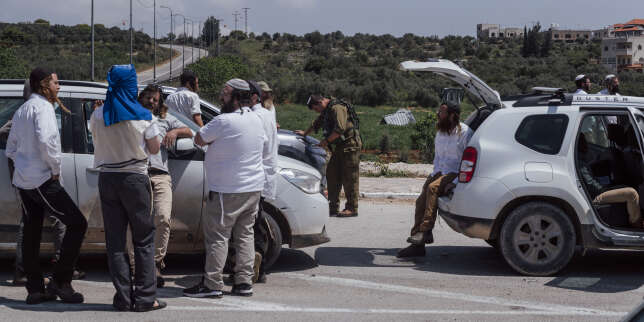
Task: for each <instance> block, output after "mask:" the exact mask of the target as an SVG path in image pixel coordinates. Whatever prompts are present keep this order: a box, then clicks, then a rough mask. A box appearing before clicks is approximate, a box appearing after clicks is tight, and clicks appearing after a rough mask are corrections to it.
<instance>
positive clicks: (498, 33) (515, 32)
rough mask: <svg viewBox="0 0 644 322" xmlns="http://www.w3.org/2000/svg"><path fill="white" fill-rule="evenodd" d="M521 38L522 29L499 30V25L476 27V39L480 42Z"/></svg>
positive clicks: (482, 24) (480, 25)
mask: <svg viewBox="0 0 644 322" xmlns="http://www.w3.org/2000/svg"><path fill="white" fill-rule="evenodd" d="M519 37H523V28H513V27H507V28H501V26H500V25H499V24H485V23H480V24H478V25H476V38H477V39H478V40H481V41H486V40H498V39H507V38H519Z"/></svg>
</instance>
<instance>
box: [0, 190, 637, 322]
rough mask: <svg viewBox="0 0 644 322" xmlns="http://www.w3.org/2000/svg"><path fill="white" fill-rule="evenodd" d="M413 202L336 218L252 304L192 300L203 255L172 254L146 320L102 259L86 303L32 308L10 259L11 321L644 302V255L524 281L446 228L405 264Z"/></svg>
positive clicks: (495, 317) (466, 313)
mask: <svg viewBox="0 0 644 322" xmlns="http://www.w3.org/2000/svg"><path fill="white" fill-rule="evenodd" d="M412 211H413V204H412V202H410V201H403V200H366V199H363V200H361V202H360V217H357V218H331V220H330V223H329V226H328V231H329V233H330V236H331V238H332V242H330V243H328V244H325V245H320V246H318V247H310V248H306V249H302V250H289V249H287V250H285V251H284V253H283V255H282V256H281V257H280V259H279V260H278V262H277V263H276V267H275V270H274V271H273V272H272V273H271V274H270V275H269V276H268V284H259V285H256V286H255V295H254V296H253V297H251V298H240V297H234V296H225V297H224V298H223V299H189V298H184V297H181V290H182V288H183V287H186V286H191V285H192V284H193V283H195V282H196V281H197V280H198V278H199V277H198V275H197V274H198V272H199V271H200V270H201V268H202V264H203V260H202V258H201V256H173V257H171V258H169V261H168V266H169V268H168V275H169V278H168V279H169V282H168V287H166V288H164V289H162V290H161V291H160V296H161V297H162V298H165V299H166V300H167V302H168V303H169V307H168V308H167V309H166V310H163V311H156V312H150V313H145V314H137V313H117V312H114V311H112V308H111V306H110V303H111V298H112V295H113V288H112V285H111V283H110V281H109V275H108V274H107V273H106V271H105V269H106V262H105V260H104V257H103V256H98V257H87V256H86V257H83V258H82V259H81V266H82V267H84V268H86V270H87V271H88V277H87V279H86V280H84V281H78V282H77V283H75V286H76V288H77V289H79V290H80V291H82V292H84V293H85V296H86V303H85V304H83V305H68V304H63V303H52V304H42V305H39V306H27V305H25V304H24V302H23V301H24V297H25V295H26V291H25V290H24V289H23V288H18V287H10V286H8V282H4V281H5V280H8V279H9V278H10V275H11V272H10V268H9V267H10V261H9V260H2V261H0V320H12V321H54V320H55V321H59V320H67V321H98V320H129V321H175V320H182V321H197V320H206V319H207V320H226V321H260V320H261V321H391V320H402V321H407V320H425V321H426V320H432V321H448V320H449V321H454V320H458V321H460V320H469V321H499V320H505V321H580V320H584V321H585V320H589V321H616V320H619V318H620V317H621V316H623V314H625V313H626V312H628V311H630V310H631V308H633V307H635V306H636V305H637V304H638V303H639V302H640V301H641V299H642V296H643V295H644V289H643V288H642V285H643V284H644V274H642V273H644V272H643V269H642V267H644V254H643V253H633V252H602V251H593V252H588V253H587V254H586V255H585V256H584V257H581V256H577V257H576V258H575V259H574V260H573V262H572V264H571V265H570V266H569V267H568V268H567V269H566V271H565V272H563V273H562V274H561V275H559V276H556V277H524V276H519V275H517V274H515V273H514V272H513V271H512V270H511V269H510V268H509V267H508V266H507V265H505V264H504V263H503V261H502V259H501V257H500V256H499V255H498V254H497V252H496V251H495V250H494V249H493V248H491V247H489V246H487V244H485V243H484V242H482V241H480V240H474V239H469V238H466V237H464V236H461V235H458V234H456V233H454V232H453V231H451V230H450V229H449V228H447V226H446V225H445V224H444V223H439V224H438V225H437V228H436V230H435V237H436V240H437V242H436V244H435V245H432V246H431V247H428V248H427V250H428V255H427V256H426V257H425V258H422V259H417V260H413V261H401V260H398V259H396V258H395V253H396V251H397V250H398V248H399V247H401V246H404V245H405V243H404V239H405V238H406V234H407V233H408V230H409V227H410V225H411V213H412Z"/></svg>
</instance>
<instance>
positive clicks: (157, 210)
mask: <svg viewBox="0 0 644 322" xmlns="http://www.w3.org/2000/svg"><path fill="white" fill-rule="evenodd" d="M138 101H139V103H141V105H143V107H145V108H147V109H149V110H150V111H152V114H153V115H154V117H153V119H152V123H154V125H155V126H156V127H157V128H158V129H159V136H158V137H159V140H160V141H161V142H162V144H161V150H160V151H159V152H157V153H156V154H150V157H149V160H150V161H149V169H148V174H149V176H150V182H151V184H152V192H153V193H152V197H153V202H152V205H153V212H154V226H155V235H154V263H155V265H156V278H157V287H163V286H164V284H165V280H164V279H163V276H162V275H161V270H162V269H163V268H164V267H165V263H164V261H163V259H164V258H165V255H166V252H167V250H168V241H169V240H170V224H171V218H172V177H171V176H170V170H169V168H168V149H170V150H172V149H174V146H175V142H176V140H177V139H178V138H190V137H192V131H190V128H188V127H186V125H185V124H183V123H181V121H179V120H178V119H177V118H176V117H174V116H172V115H171V114H169V113H168V106H167V105H165V104H164V101H163V95H162V93H161V88H160V87H159V86H157V85H148V86H146V87H145V88H144V89H143V91H141V93H139V98H138ZM129 248H131V244H129V245H128V251H129V252H130V254H131V255H130V256H133V255H134V253H133V249H129ZM131 261H132V258H130V262H131Z"/></svg>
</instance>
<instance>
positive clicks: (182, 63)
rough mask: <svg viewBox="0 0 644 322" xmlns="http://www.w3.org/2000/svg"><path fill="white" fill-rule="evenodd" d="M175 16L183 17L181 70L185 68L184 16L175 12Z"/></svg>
mask: <svg viewBox="0 0 644 322" xmlns="http://www.w3.org/2000/svg"><path fill="white" fill-rule="evenodd" d="M174 15H175V16H181V17H183V45H181V47H182V48H181V71H182V72H183V70H184V69H186V16H184V15H182V14H180V13H175V14H174Z"/></svg>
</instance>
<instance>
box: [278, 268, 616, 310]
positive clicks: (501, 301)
mask: <svg viewBox="0 0 644 322" xmlns="http://www.w3.org/2000/svg"><path fill="white" fill-rule="evenodd" d="M280 276H285V277H288V278H295V279H300V280H306V281H313V282H320V283H328V284H334V285H341V286H350V287H357V288H364V289H370V290H378V291H389V292H397V293H406V294H415V295H425V296H430V297H438V298H444V299H451V300H461V301H468V302H477V303H486V304H496V305H502V306H519V307H523V308H526V309H532V310H537V311H552V312H558V313H567V314H570V315H603V316H616V315H624V314H625V313H622V312H615V311H604V310H597V309H590V308H583V307H575V306H567V305H559V304H550V303H536V302H529V301H519V300H512V299H505V298H500V297H494V296H478V295H471V294H464V293H455V292H446V291H438V290H432V289H429V288H416V287H409V286H402V285H395V284H384V283H374V282H368V281H362V280H356V279H349V278H341V277H330V276H320V275H315V276H311V275H306V274H298V273H285V274H280Z"/></svg>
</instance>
